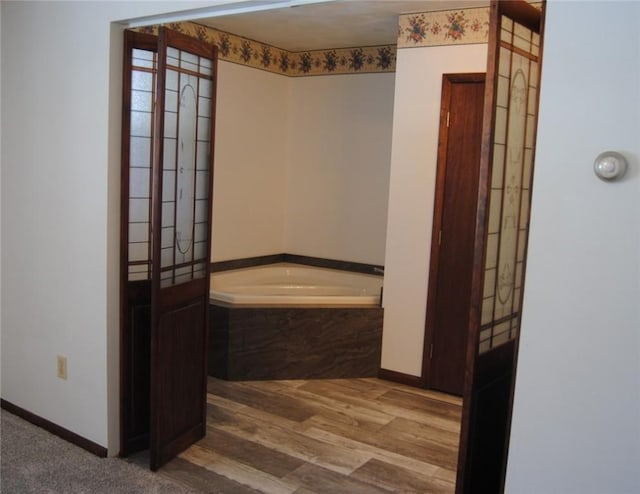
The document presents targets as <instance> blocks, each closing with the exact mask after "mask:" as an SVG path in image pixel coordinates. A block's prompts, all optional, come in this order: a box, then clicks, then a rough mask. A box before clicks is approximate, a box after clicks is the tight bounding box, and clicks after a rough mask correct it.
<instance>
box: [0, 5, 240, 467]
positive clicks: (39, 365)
mask: <svg viewBox="0 0 640 494" xmlns="http://www.w3.org/2000/svg"><path fill="white" fill-rule="evenodd" d="M213 3H217V4H222V3H228V2H225V1H221V0H218V1H217V2H213V1H210V2H99V3H95V2H90V3H83V2H2V3H1V7H0V8H1V9H2V15H1V17H2V28H1V34H2V77H3V79H2V125H1V128H2V336H1V342H2V398H3V399H5V400H7V401H10V402H12V403H14V404H15V405H18V406H20V407H22V408H24V409H26V410H28V411H30V412H32V413H35V414H36V415H39V416H41V417H43V418H45V419H47V420H50V421H52V422H54V423H56V424H58V425H60V426H62V427H65V428H67V429H69V430H71V431H73V432H75V433H77V434H79V435H81V436H83V437H85V438H87V439H89V440H91V441H94V442H96V443H98V444H99V445H102V446H105V447H107V446H108V448H109V451H110V453H111V454H114V453H117V452H118V447H119V446H118V406H119V397H118V375H119V372H118V370H119V366H118V359H119V355H118V337H119V326H118V304H117V300H118V282H117V279H118V254H117V250H115V251H114V246H117V245H118V240H117V237H118V215H119V212H118V204H119V167H120V158H119V155H120V151H119V149H120V141H119V130H118V129H119V118H120V116H119V112H120V104H121V103H120V102H121V97H122V96H121V89H120V85H121V77H122V74H121V54H122V50H121V44H122V43H121V36H122V35H121V29H120V28H114V29H113V31H112V27H111V25H110V23H111V22H112V21H117V20H119V19H126V18H131V17H138V16H143V15H150V14H155V13H164V12H169V11H171V10H183V9H192V8H195V7H202V6H205V5H207V4H209V5H210V4H213ZM112 35H114V36H116V39H113V40H112V39H110V37H111V36H112ZM112 43H113V44H112ZM116 248H117V247H116ZM58 354H60V355H65V356H66V357H67V358H68V374H69V376H68V380H67V381H62V380H60V379H58V378H57V377H56V355H58Z"/></svg>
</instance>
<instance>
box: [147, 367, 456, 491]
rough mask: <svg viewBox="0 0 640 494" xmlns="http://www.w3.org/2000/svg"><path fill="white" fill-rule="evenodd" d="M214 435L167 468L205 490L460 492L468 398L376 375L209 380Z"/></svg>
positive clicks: (209, 426)
mask: <svg viewBox="0 0 640 494" xmlns="http://www.w3.org/2000/svg"><path fill="white" fill-rule="evenodd" d="M208 391H209V394H208V397H207V399H208V417H207V436H206V437H205V438H203V439H202V440H201V441H199V442H198V443H197V444H195V445H193V446H192V447H191V448H189V449H188V450H187V451H185V452H184V453H182V454H181V455H180V456H179V457H178V458H176V459H175V460H173V461H171V462H170V463H168V464H167V465H166V466H165V467H164V468H163V469H162V470H161V471H160V473H161V474H162V475H165V476H168V477H170V478H172V479H173V480H176V481H178V482H180V483H182V484H184V485H185V486H188V487H191V488H193V489H195V490H197V491H199V492H204V493H224V494H253V493H266V494H323V493H331V494H340V493H348V494H377V493H380V494H384V493H389V492H402V493H407V494H409V493H420V494H425V493H452V492H454V487H455V469H456V461H457V454H458V439H459V430H460V415H461V404H462V402H461V399H460V398H458V397H453V396H449V395H446V394H442V393H437V392H432V391H427V390H422V389H417V388H412V387H408V386H403V385H400V384H396V383H392V382H389V381H383V380H380V379H375V378H368V379H329V380H295V381H245V382H229V381H222V380H219V379H215V378H209V382H208Z"/></svg>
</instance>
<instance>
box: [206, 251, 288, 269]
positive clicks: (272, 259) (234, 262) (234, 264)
mask: <svg viewBox="0 0 640 494" xmlns="http://www.w3.org/2000/svg"><path fill="white" fill-rule="evenodd" d="M277 262H285V260H284V254H273V255H270V256H256V257H245V258H244V259H231V260H229V261H217V262H212V263H211V271H212V272H218V271H229V270H231V269H242V268H252V267H255V266H264V265H266V264H275V263H277Z"/></svg>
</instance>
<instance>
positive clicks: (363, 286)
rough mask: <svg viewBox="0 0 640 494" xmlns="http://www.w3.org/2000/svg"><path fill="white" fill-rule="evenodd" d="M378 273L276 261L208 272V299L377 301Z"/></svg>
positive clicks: (245, 301) (318, 302)
mask: <svg viewBox="0 0 640 494" xmlns="http://www.w3.org/2000/svg"><path fill="white" fill-rule="evenodd" d="M381 288H382V277H381V276H377V275H371V274H361V273H354V272H350V271H340V270H337V269H327V268H317V267H313V266H305V265H301V264H291V263H277V264H270V265H266V266H258V267H252V268H243V269H235V270H230V271H221V272H218V273H213V274H212V275H211V285H210V292H209V297H210V299H211V301H212V302H214V303H215V302H224V303H228V304H232V305H380V291H381Z"/></svg>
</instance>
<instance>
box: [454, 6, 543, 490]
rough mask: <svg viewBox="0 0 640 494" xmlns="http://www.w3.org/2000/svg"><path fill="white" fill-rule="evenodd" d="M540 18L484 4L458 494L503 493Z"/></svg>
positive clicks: (531, 10)
mask: <svg viewBox="0 0 640 494" xmlns="http://www.w3.org/2000/svg"><path fill="white" fill-rule="evenodd" d="M542 9H544V4H543V5H542ZM542 14H543V10H540V8H535V7H533V6H531V5H530V4H529V3H526V2H524V1H506V2H504V1H501V2H492V3H491V8H490V31H489V47H488V64H487V79H486V88H485V98H484V108H485V115H484V120H483V142H482V151H481V158H480V179H479V188H478V205H477V216H476V233H475V248H474V261H473V263H474V268H473V274H472V289H471V290H472V292H471V308H470V311H469V332H468V335H469V339H468V343H467V375H466V378H465V391H464V405H463V417H462V431H461V442H460V451H459V461H458V476H457V483H456V492H458V493H472V492H473V493H475V492H483V493H485V492H486V493H493V492H501V491H502V490H503V481H504V472H505V467H506V455H507V451H508V441H509V427H510V425H509V423H510V419H511V404H512V393H513V381H514V377H515V365H516V358H517V345H518V336H519V330H520V320H521V305H522V290H523V286H524V275H525V264H526V251H527V237H528V231H529V209H530V200H531V185H532V176H533V159H534V151H535V135H536V125H537V111H538V87H539V76H540V63H541V52H542V35H541V31H542V25H543V20H542Z"/></svg>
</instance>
